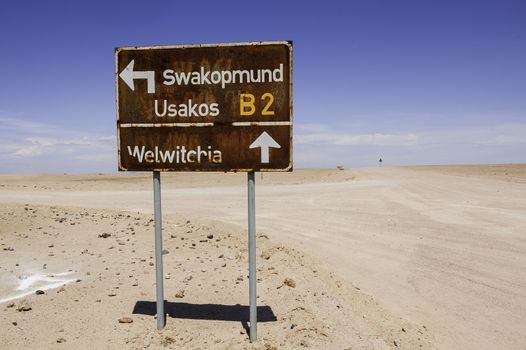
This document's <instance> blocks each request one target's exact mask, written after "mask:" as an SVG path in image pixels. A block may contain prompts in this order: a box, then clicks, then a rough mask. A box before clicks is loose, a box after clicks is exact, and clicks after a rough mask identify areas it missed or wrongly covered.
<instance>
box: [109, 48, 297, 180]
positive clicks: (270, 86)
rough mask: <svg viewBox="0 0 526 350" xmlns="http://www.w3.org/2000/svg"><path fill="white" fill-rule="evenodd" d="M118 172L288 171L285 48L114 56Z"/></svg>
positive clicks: (288, 64)
mask: <svg viewBox="0 0 526 350" xmlns="http://www.w3.org/2000/svg"><path fill="white" fill-rule="evenodd" d="M115 61H116V72H115V75H116V84H117V135H118V152H119V170H122V171H128V170H131V171H221V172H224V171H291V170H292V43H291V42H287V41H279V42H255V43H232V44H207V45H181V46H154V47H125V48H117V49H116V50H115Z"/></svg>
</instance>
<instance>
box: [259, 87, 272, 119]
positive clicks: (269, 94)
mask: <svg viewBox="0 0 526 350" xmlns="http://www.w3.org/2000/svg"><path fill="white" fill-rule="evenodd" d="M265 98H268V102H267V105H266V106H265V108H263V111H262V112H261V115H274V111H269V110H268V109H269V108H270V106H271V105H272V102H274V96H272V94H271V93H270V92H267V93H264V94H263V96H261V99H262V100H264V99H265Z"/></svg>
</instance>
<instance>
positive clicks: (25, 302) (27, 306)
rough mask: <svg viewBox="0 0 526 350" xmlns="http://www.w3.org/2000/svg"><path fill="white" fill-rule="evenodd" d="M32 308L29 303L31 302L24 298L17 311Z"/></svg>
mask: <svg viewBox="0 0 526 350" xmlns="http://www.w3.org/2000/svg"><path fill="white" fill-rule="evenodd" d="M31 310H32V308H31V305H29V303H28V302H27V301H25V300H22V301H21V302H20V304H18V308H17V309H16V311H18V312H22V311H24V312H26V311H31Z"/></svg>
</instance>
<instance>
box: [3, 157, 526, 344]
mask: <svg viewBox="0 0 526 350" xmlns="http://www.w3.org/2000/svg"><path fill="white" fill-rule="evenodd" d="M152 197H153V194H152V179H151V174H117V175H102V174H95V175H67V174H63V175H58V174H57V175H49V174H45V175H17V176H14V175H10V176H7V175H3V176H0V203H1V206H0V223H1V224H0V257H1V258H0V310H1V312H0V315H1V316H0V348H2V349H34V348H39V349H48V348H49V349H62V348H64V349H66V348H67V349H93V348H100V349H102V348H104V349H120V348H125V349H127V348H130V349H142V348H149V349H156V348H173V349H298V348H312V349H389V348H402V349H419V348H422V349H525V344H526V253H525V252H526V239H525V238H526V236H525V233H526V165H480V166H426V167H403V168H373V169H349V170H343V171H341V170H329V169H306V170H296V171H294V172H293V173H264V174H257V176H256V207H257V211H256V215H257V233H258V239H257V245H258V246H257V250H258V262H257V263H258V276H257V277H258V310H259V319H260V323H259V324H258V341H257V342H255V343H253V344H251V343H250V342H249V341H248V336H247V329H248V325H247V322H246V320H247V319H248V279H247V273H248V263H247V234H246V221H247V209H246V201H247V200H246V174H206V173H177V174H163V176H162V200H163V216H164V219H163V222H164V249H165V255H164V272H165V299H166V301H167V312H168V318H167V326H166V328H165V329H164V330H163V331H157V329H156V320H155V318H154V317H155V315H154V314H155V267H154V259H153V257H154V251H153V247H154V240H153V220H152V211H153V210H152V208H153V203H152ZM37 290H39V292H38V293H37V292H36V291H37ZM119 319H120V321H121V322H122V323H121V322H119ZM130 321H131V322H130Z"/></svg>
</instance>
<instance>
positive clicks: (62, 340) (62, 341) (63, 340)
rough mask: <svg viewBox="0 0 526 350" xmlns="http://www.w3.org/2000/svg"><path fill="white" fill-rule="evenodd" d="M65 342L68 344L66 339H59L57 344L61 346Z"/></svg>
mask: <svg viewBox="0 0 526 350" xmlns="http://www.w3.org/2000/svg"><path fill="white" fill-rule="evenodd" d="M65 342H66V339H64V338H58V339H57V343H59V344H62V343H65Z"/></svg>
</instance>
